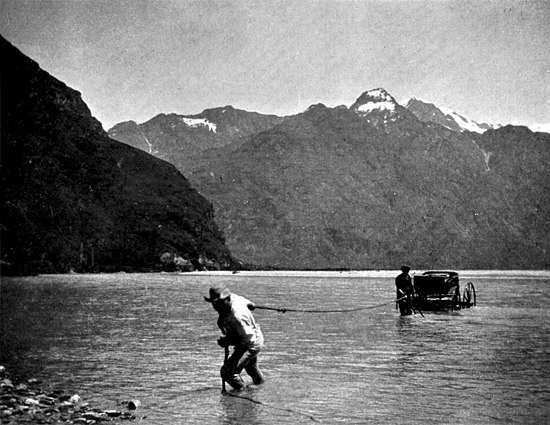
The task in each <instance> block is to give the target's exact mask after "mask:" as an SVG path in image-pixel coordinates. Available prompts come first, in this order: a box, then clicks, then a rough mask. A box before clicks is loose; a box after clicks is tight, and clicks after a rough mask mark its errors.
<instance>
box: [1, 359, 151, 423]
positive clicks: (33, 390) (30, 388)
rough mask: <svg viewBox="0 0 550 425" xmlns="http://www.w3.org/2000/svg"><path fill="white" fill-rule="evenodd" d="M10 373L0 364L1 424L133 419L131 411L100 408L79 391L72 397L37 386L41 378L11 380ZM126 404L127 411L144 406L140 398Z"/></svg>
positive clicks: (97, 421)
mask: <svg viewBox="0 0 550 425" xmlns="http://www.w3.org/2000/svg"><path fill="white" fill-rule="evenodd" d="M8 376H9V374H8V372H7V371H6V369H5V367H4V366H0V424H1V425H16V424H19V423H39V424H86V425H93V424H98V423H102V422H109V421H119V420H134V419H136V416H135V415H133V414H132V413H131V412H122V411H120V410H101V409H96V408H92V407H91V406H90V404H89V403H87V402H84V401H83V400H82V398H81V397H80V396H79V395H78V394H74V395H72V396H69V395H67V394H63V391H61V390H54V391H46V390H43V389H41V388H39V387H38V385H39V384H40V381H39V380H38V379H34V378H33V379H28V380H27V381H26V382H25V383H23V382H18V380H17V379H14V380H13V382H12V381H11V380H10V379H8ZM125 404H126V408H127V409H128V410H135V409H137V408H138V407H139V406H141V402H140V401H139V400H131V401H129V402H127V403H125Z"/></svg>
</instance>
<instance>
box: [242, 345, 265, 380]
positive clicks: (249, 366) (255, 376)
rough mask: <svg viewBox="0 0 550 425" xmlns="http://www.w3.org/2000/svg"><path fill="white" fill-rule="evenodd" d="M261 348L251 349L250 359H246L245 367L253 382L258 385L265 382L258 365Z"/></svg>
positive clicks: (249, 352)
mask: <svg viewBox="0 0 550 425" xmlns="http://www.w3.org/2000/svg"><path fill="white" fill-rule="evenodd" d="M259 352H260V350H249V351H248V359H247V361H246V364H245V367H244V369H245V370H246V373H248V375H249V376H250V377H251V378H252V382H254V383H255V384H256V385H260V384H263V383H264V382H265V379H264V375H263V373H262V372H261V371H260V368H259V367H258V354H259Z"/></svg>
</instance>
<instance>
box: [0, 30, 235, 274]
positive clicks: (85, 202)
mask: <svg viewBox="0 0 550 425" xmlns="http://www.w3.org/2000/svg"><path fill="white" fill-rule="evenodd" d="M0 47H1V53H2V82H1V84H2V111H1V112H2V129H1V131H2V134H1V137H2V140H1V142H2V146H1V147H2V171H1V184H2V194H1V198H0V208H1V212H2V219H1V220H2V225H1V226H2V227H1V231H2V246H1V252H2V254H1V259H2V273H8V272H21V273H32V272H66V271H69V270H70V269H74V270H82V271H86V270H93V271H102V270H108V271H116V270H147V269H153V268H155V267H158V265H159V264H160V255H161V254H162V253H163V252H171V253H172V254H178V255H182V256H184V257H186V258H187V259H198V258H199V256H202V257H203V258H208V259H210V260H212V261H215V262H217V263H219V264H226V265H227V264H229V263H230V262H231V257H230V254H229V251H228V250H227V248H226V247H225V244H224V238H223V235H222V233H221V232H220V231H219V229H218V227H217V226H216V224H215V223H214V221H213V217H214V212H213V208H212V205H211V204H210V203H209V202H208V201H206V200H205V199H204V198H203V197H202V196H200V195H199V194H198V193H197V192H196V191H195V190H194V189H193V188H192V187H191V186H190V184H189V182H188V181H187V180H186V179H185V178H184V177H183V176H182V175H181V174H180V173H179V172H178V171H177V170H176V168H175V167H174V166H173V165H171V164H168V163H166V162H164V161H161V160H159V159H156V158H154V157H152V156H150V155H148V154H146V153H144V152H142V151H140V150H137V149H134V148H131V147H129V146H127V145H125V144H122V143H119V142H117V141H114V140H112V139H110V138H109V137H108V136H107V134H106V133H105V132H104V131H103V129H102V127H101V125H100V123H99V122H98V121H97V120H95V119H94V118H93V117H92V116H91V114H90V111H89V109H88V107H87V106H86V104H85V103H84V102H83V101H82V99H81V97H80V94H79V93H78V92H77V91H75V90H73V89H71V88H69V87H67V86H66V85H65V84H64V83H62V82H60V81H59V80H57V79H55V78H54V77H52V76H51V75H49V74H48V73H47V72H45V71H43V70H42V69H40V67H39V65H38V64H37V63H36V62H34V61H32V60H31V59H29V58H28V57H26V56H25V55H23V54H22V53H21V52H20V51H18V50H17V49H16V48H15V47H13V46H12V45H11V44H10V43H8V42H7V41H6V40H5V39H3V38H2V39H0Z"/></svg>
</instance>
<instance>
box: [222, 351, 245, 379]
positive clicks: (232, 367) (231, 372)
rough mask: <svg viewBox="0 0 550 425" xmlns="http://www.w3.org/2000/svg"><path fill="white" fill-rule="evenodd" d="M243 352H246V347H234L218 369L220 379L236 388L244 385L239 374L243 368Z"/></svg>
mask: <svg viewBox="0 0 550 425" xmlns="http://www.w3.org/2000/svg"><path fill="white" fill-rule="evenodd" d="M245 353H247V349H246V348H244V347H240V346H237V347H235V349H234V350H233V354H231V355H230V356H229V357H228V359H227V360H226V361H225V363H224V364H223V366H222V368H221V370H220V375H221V377H222V379H223V380H224V381H225V382H227V383H228V384H229V385H231V386H232V387H233V388H235V389H236V390H242V389H243V388H245V387H246V385H245V383H244V382H243V380H242V378H241V377H240V376H239V374H240V373H241V371H242V370H243V364H242V363H243V362H242V359H243V356H244V355H245Z"/></svg>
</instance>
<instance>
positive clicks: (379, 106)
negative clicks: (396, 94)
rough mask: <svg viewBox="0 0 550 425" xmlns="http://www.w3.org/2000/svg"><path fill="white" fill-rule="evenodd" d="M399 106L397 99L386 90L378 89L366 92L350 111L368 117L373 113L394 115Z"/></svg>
mask: <svg viewBox="0 0 550 425" xmlns="http://www.w3.org/2000/svg"><path fill="white" fill-rule="evenodd" d="M397 106H398V105H397V102H396V101H395V99H394V98H393V97H392V96H391V95H390V94H389V93H388V92H387V91H386V90H384V89H382V88H378V89H373V90H369V91H366V92H364V93H363V94H362V95H361V96H359V98H358V99H357V100H356V101H355V103H354V104H353V105H352V106H351V108H350V109H352V110H354V111H355V112H357V113H358V114H361V115H367V114H369V113H371V112H373V111H379V112H380V111H384V112H386V113H387V112H389V113H390V114H393V113H395V112H396V109H397Z"/></svg>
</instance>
